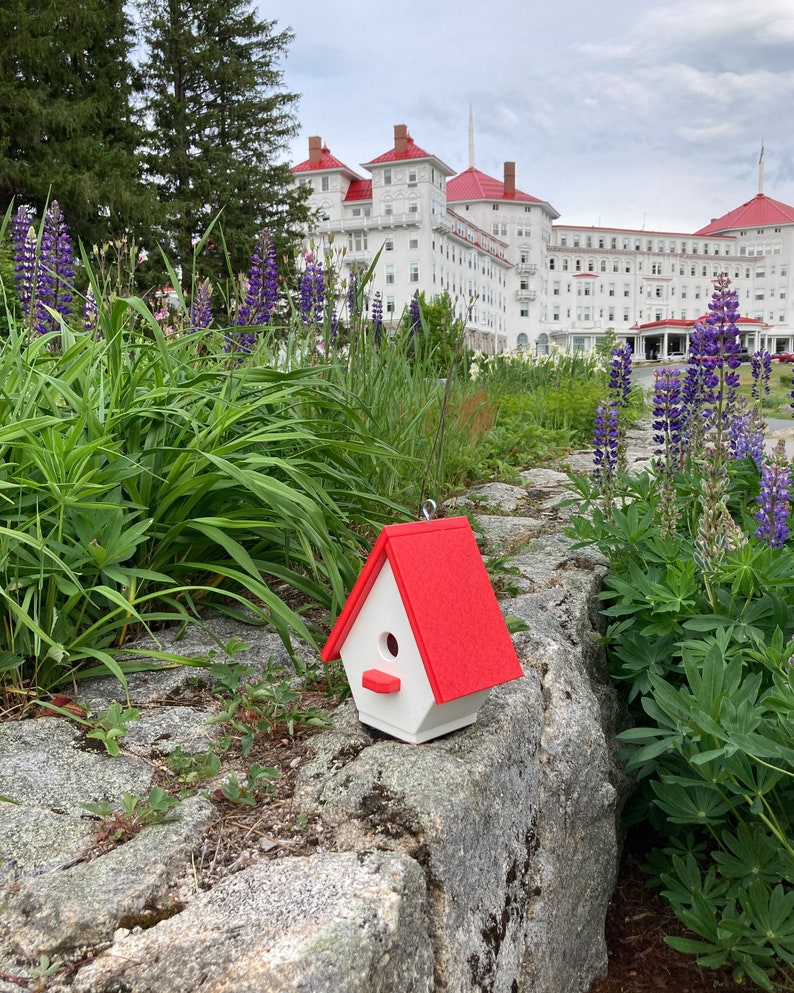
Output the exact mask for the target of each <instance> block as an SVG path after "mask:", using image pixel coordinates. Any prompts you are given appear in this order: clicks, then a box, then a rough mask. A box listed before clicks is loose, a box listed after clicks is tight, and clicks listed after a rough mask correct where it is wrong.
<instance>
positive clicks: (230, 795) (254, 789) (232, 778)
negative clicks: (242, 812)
mask: <svg viewBox="0 0 794 993" xmlns="http://www.w3.org/2000/svg"><path fill="white" fill-rule="evenodd" d="M278 775H279V771H278V769H273V768H271V767H264V766H261V765H259V763H258V762H254V763H253V765H251V766H250V767H249V769H248V772H247V773H246V775H245V779H244V780H243V781H242V782H241V781H240V779H239V778H238V776H237V773H236V772H232V773H231V774H230V775H229V776H228V777H227V778H226V780H225V781H224V783H223V785H222V786H221V787H220V788H219V789H217V790H215V792H214V796H215V798H216V799H217V800H221V799H223V800H226V801H228V802H229V803H232V804H235V805H236V806H241V807H254V806H256V804H257V802H258V800H259V797H260V796H261V795H262V794H263V793H272V791H273V790H274V789H275V784H274V783H273V780H274V779H277V778H278Z"/></svg>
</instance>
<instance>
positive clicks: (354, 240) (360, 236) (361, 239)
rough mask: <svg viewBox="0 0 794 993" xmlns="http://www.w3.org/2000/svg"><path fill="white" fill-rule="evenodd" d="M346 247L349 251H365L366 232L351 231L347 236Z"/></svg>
mask: <svg viewBox="0 0 794 993" xmlns="http://www.w3.org/2000/svg"><path fill="white" fill-rule="evenodd" d="M347 247H348V251H350V252H366V250H367V232H366V231H351V232H350V234H349V235H348V236H347Z"/></svg>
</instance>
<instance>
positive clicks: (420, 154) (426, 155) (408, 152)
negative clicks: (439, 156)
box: [364, 134, 435, 168]
mask: <svg viewBox="0 0 794 993" xmlns="http://www.w3.org/2000/svg"><path fill="white" fill-rule="evenodd" d="M431 158H435V156H434V155H431V154H430V152H426V151H425V150H424V148H420V147H419V146H418V145H417V144H416V142H415V141H414V140H413V138H412V137H411V136H410V134H408V135H406V136H405V151H404V152H398V151H396V150H395V149H394V148H390V149H389V151H388V152H384V153H383V155H379V156H378V157H377V158H376V159H372V161H371V162H365V163H364V167H365V168H366V167H367V166H371V165H377V164H378V163H380V162H401V161H403V160H404V159H431Z"/></svg>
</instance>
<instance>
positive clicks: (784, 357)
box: [772, 352, 794, 362]
mask: <svg viewBox="0 0 794 993" xmlns="http://www.w3.org/2000/svg"><path fill="white" fill-rule="evenodd" d="M772 358H773V359H775V360H776V361H778V362H794V352H775V354H774V355H773V356H772Z"/></svg>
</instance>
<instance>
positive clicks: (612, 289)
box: [609, 283, 615, 297]
mask: <svg viewBox="0 0 794 993" xmlns="http://www.w3.org/2000/svg"><path fill="white" fill-rule="evenodd" d="M609 295H610V296H611V297H613V296H614V295H615V284H614V283H610V284H609Z"/></svg>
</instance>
